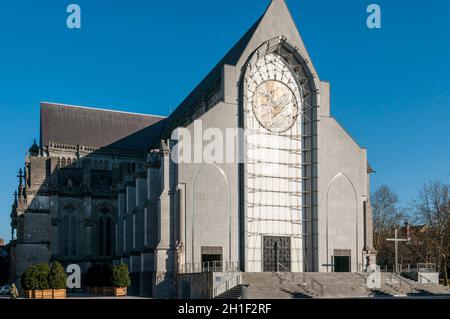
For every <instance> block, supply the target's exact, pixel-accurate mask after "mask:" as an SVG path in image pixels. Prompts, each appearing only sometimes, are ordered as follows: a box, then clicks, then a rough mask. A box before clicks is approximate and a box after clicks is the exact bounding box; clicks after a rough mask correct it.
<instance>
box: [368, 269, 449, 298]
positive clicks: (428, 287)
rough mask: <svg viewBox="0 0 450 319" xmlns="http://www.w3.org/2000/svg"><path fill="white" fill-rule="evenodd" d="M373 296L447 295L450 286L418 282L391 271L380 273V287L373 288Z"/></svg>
mask: <svg viewBox="0 0 450 319" xmlns="http://www.w3.org/2000/svg"><path fill="white" fill-rule="evenodd" d="M373 292H374V296H376V297H380V296H386V297H389V296H391V297H392V296H403V297H427V296H448V297H450V288H449V287H445V286H442V285H438V284H424V283H418V282H416V281H413V280H411V279H408V278H405V277H402V276H397V275H394V274H391V273H381V287H380V288H379V289H374V290H373Z"/></svg>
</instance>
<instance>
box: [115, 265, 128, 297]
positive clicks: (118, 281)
mask: <svg viewBox="0 0 450 319" xmlns="http://www.w3.org/2000/svg"><path fill="white" fill-rule="evenodd" d="M113 285H114V295H115V296H126V295H127V288H128V287H129V286H130V285H131V279H130V273H129V271H128V266H127V265H125V264H120V265H116V266H114V268H113Z"/></svg>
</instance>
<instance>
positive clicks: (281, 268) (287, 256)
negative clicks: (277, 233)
mask: <svg viewBox="0 0 450 319" xmlns="http://www.w3.org/2000/svg"><path fill="white" fill-rule="evenodd" d="M263 246H264V248H263V271H264V272H290V271H291V238H290V237H274V236H264V245H263Z"/></svg>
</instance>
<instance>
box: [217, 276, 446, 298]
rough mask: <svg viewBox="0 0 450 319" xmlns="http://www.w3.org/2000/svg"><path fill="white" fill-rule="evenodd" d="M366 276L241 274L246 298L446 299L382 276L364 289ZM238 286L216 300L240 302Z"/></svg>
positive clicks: (441, 291) (429, 287)
mask: <svg viewBox="0 0 450 319" xmlns="http://www.w3.org/2000/svg"><path fill="white" fill-rule="evenodd" d="M368 275H369V274H367V273H242V285H248V290H247V293H248V298H249V299H310V298H333V299H336V298H337V299H339V298H372V297H390V298H392V297H400V296H402V297H422V296H448V297H450V288H447V287H444V286H441V285H435V284H421V283H417V282H415V281H412V280H410V279H405V278H401V279H400V278H399V277H397V276H395V275H392V274H389V273H381V287H380V288H379V289H369V288H368V287H367V278H368ZM240 298H241V286H240V285H239V286H236V287H234V288H232V289H231V290H229V291H227V292H225V293H224V294H222V295H220V296H218V297H217V299H240Z"/></svg>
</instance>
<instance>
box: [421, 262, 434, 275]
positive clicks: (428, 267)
mask: <svg viewBox="0 0 450 319" xmlns="http://www.w3.org/2000/svg"><path fill="white" fill-rule="evenodd" d="M436 270H437V267H436V264H426V263H419V264H417V272H428V273H433V272H436Z"/></svg>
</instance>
